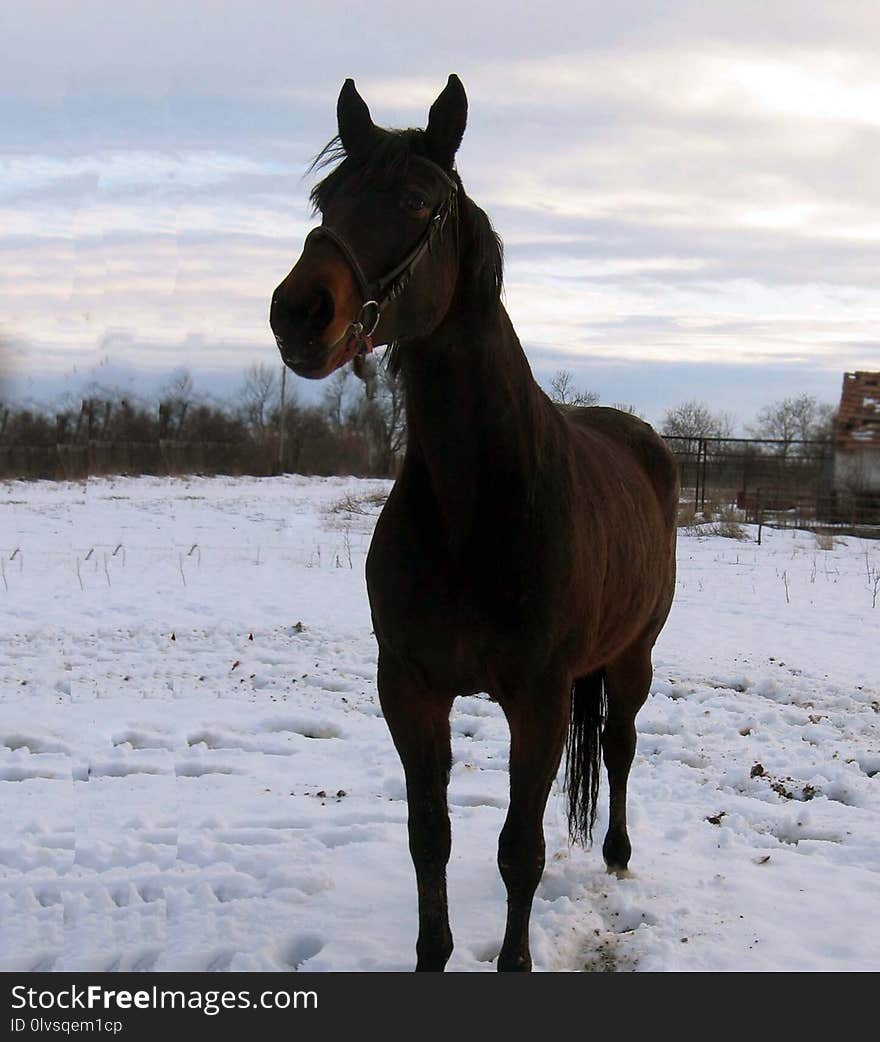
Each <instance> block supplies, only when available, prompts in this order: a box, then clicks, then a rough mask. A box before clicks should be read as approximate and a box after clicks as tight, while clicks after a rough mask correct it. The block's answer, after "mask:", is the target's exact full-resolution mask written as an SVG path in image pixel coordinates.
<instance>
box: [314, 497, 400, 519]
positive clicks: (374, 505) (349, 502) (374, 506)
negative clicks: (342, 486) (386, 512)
mask: <svg viewBox="0 0 880 1042" xmlns="http://www.w3.org/2000/svg"><path fill="white" fill-rule="evenodd" d="M387 499H388V493H387V492H384V491H382V490H377V491H375V492H367V493H366V494H365V495H362V496H356V495H354V494H353V493H351V492H349V493H348V494H347V495H345V496H343V497H342V499H338V500H337V501H336V502H335V503H331V504H330V506H328V507H327V513H328V514H361V515H363V516H364V517H374V516H375V515H376V514H377V513H378V512H379V511H380V510H381V509H382V507H383V506H384V505H385V501H386V500H387Z"/></svg>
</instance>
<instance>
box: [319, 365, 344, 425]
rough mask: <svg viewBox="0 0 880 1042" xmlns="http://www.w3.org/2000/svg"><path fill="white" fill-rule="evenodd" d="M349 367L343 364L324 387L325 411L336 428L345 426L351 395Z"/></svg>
mask: <svg viewBox="0 0 880 1042" xmlns="http://www.w3.org/2000/svg"><path fill="white" fill-rule="evenodd" d="M348 377H349V369H348V367H347V366H343V367H342V368H341V369H339V370H338V371H337V372H335V373H334V374H333V376H332V377H331V378H330V379H329V380H328V381H327V383H326V385H325V387H324V412H325V413H326V415H327V418H328V420H329V421H330V423H331V424H332V426H333V427H334V428H336V429H337V430H340V429H341V428H342V427H344V426H345V417H346V404H347V402H348V399H349V397H350V395H349V388H350V382H349V379H348Z"/></svg>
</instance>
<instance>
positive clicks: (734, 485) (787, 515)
mask: <svg viewBox="0 0 880 1042" xmlns="http://www.w3.org/2000/svg"><path fill="white" fill-rule="evenodd" d="M666 443H667V444H668V445H669V447H670V449H671V450H672V452H673V454H674V456H675V458H676V460H677V461H678V467H679V476H680V480H681V488H682V501H683V502H688V503H692V504H693V508H694V511H695V512H700V513H702V514H704V515H705V514H707V513H712V512H713V511H718V510H723V509H724V508H725V507H728V508H729V507H736V508H737V509H738V510H740V511H742V512H743V514H744V517H745V520H746V521H750V522H756V523H760V522H763V523H767V524H785V525H797V526H799V527H806V528H823V527H843V528H850V529H856V528H860V527H864V526H868V527H871V526H877V525H880V494H878V493H869V492H864V491H861V492H860V491H847V490H841V489H835V487H834V449H833V445H832V443H831V442H830V441H779V440H772V439H760V438H684V437H667V438H666Z"/></svg>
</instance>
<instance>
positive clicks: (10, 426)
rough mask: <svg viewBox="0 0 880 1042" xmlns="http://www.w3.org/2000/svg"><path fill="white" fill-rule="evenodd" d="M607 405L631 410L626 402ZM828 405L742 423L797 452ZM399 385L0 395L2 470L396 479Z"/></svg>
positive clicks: (185, 375) (712, 414)
mask: <svg viewBox="0 0 880 1042" xmlns="http://www.w3.org/2000/svg"><path fill="white" fill-rule="evenodd" d="M547 391H548V395H549V397H550V398H551V399H552V400H553V401H555V402H557V403H558V404H561V405H568V406H583V405H595V404H597V403H598V402H599V395H598V394H597V393H596V392H594V391H591V390H587V389H584V388H579V387H577V386H576V383H575V378H574V376H573V374H572V373H571V372H570V371H569V370H565V369H560V370H558V371H557V372H556V373H555V374H554V375H553V377H552V378H551V379H550V381H549V385H548V388H547ZM614 407H615V408H620V409H624V410H625V411H629V412H632V413H636V410H635V408H634V407H633V406H631V405H626V404H620V403H615V405H614ZM833 423H834V411H833V410H832V409H831V408H830V407H829V406H826V405H823V404H820V403H819V402H817V400H816V399H815V398H814V397H813V396H811V395H807V394H801V395H797V396H794V397H791V398H786V399H783V400H781V401H778V402H774V403H771V404H769V405H767V406H765V407H764V408H763V409H761V410H760V412H759V413H758V415H757V417H756V419H755V422H754V424H752V425H751V426H749V427H747V428H746V429H747V431H748V433H749V434H750V435H751V436H752V437H754V438H761V439H768V440H769V441H771V442H772V443H773V444H772V445H771V444H768V446H767V451H771V452H774V453H776V454H778V455H781V456H792V457H793V456H796V455H798V453H799V448H798V443H799V442H802V441H827V440H828V439H830V437H831V433H832V431H833ZM735 429H736V420H735V418H734V417H733V416H731V415H730V414H729V413H726V412H716V411H713V410H712V409H711V408H710V406H709V405H707V404H706V403H705V402H700V401H687V402H683V403H681V404H680V405H677V406H675V407H673V408H671V409H669V410H667V412H666V413H665V415H664V417H663V419H662V422H661V424H660V425H659V430H660V433H661V434H663V435H664V436H666V437H669V438H671V439H675V440H676V444H675V445H674V446H673V447H674V448H677V449H679V450H683V451H684V452H687V451H688V445H689V444H690V443H694V446H695V444H696V442H698V441H699V439H703V438H714V439H732V438H733V436H734V430H735ZM405 437H406V432H405V408H404V392H403V382H402V378H401V377H400V375H399V374H394V373H392V372H390V371H389V370H388V369H387V368H386V367H385V366H384V365H382V364H381V363H379V362H376V361H374V360H373V359H369V360H367V361H366V363H365V364H364V365H363V366H361V367H359V377H358V376H355V374H354V373H353V372H352V370H351V369H350V368H349V367H346V368H344V369H342V370H340V371H339V372H338V373H336V374H335V375H334V376H333V377H331V378H330V379H329V380H328V381H327V382H326V384H325V386H324V388H323V393H322V396H321V398H320V399H319V400H318V401H316V402H311V403H307V402H303V401H302V400H301V399H300V397H299V396H298V394H297V391H296V389H295V386H294V384H293V382H292V381H289V380H286V379H285V375H284V370H283V369H281V368H280V367H278V366H269V365H266V364H265V363H259V364H256V365H252V366H251V367H250V368H249V369H248V370H247V371H246V372H245V373H244V375H243V378H242V382H241V384H240V386H239V389H238V392H237V393H236V394H235V395H234V396H233V397H232V398H231V399H230V400H228V401H217V400H210V399H208V398H206V397H204V396H202V395H200V394H199V393H198V392H197V391H196V388H195V386H194V383H193V379H192V376H191V375H190V374H189V372H187V371H185V370H181V371H178V372H177V373H176V374H175V375H174V376H173V377H172V378H171V379H170V380H169V381H168V382H167V383H166V385H165V386H164V387H163V388H162V390H161V392H160V393H159V394H158V395H157V396H156V398H155V399H154V400H151V401H149V400H141V399H137V398H135V397H133V396H131V395H129V394H126V393H123V392H120V391H118V390H114V389H112V388H106V387H101V386H99V385H97V384H95V385H92V386H91V387H90V388H89V389H88V391H87V393H86V394H85V395H83V396H82V397H80V398H77V399H76V400H71V399H68V400H66V401H62V402H61V403H60V404H59V405H57V406H56V407H54V408H46V407H43V408H40V407H36V406H25V405H21V404H15V403H13V402H8V401H7V402H3V401H2V400H0V476H4V477H82V476H84V474H83V471H85V472H86V473H187V472H204V473H233V474H234V473H242V474H257V475H260V474H273V473H283V472H285V471H290V472H297V473H304V474H318V475H330V474H359V475H372V476H392V475H393V474H394V473H395V472H396V469H397V466H398V463H399V461H400V458H401V456H402V453H403V449H404V446H405Z"/></svg>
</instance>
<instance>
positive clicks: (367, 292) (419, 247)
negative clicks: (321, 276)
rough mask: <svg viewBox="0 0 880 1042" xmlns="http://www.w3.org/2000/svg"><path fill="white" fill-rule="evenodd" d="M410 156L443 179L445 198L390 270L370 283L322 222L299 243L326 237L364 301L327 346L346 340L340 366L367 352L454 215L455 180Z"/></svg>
mask: <svg viewBox="0 0 880 1042" xmlns="http://www.w3.org/2000/svg"><path fill="white" fill-rule="evenodd" d="M413 159H414V160H415V161H417V162H419V163H427V164H428V166H430V167H431V168H432V170H433V171H434V172H435V173H436V174H439V176H440V177H441V178H442V179H443V181H444V182H445V183H446V186H447V188H448V191H447V194H446V197H445V199H444V200H443V201H442V202H441V203H440V205H439V206H438V207H437V208H436V209H435V210H434V212H433V214H432V215H431V219H430V221H429V222H428V225H427V227H426V228H425V230H424V232H423V233H422V235H421V237H420V238H419V241H418V242H417V243H416V244H415V246H414V247H413V248H412V249H411V250H410V251H409V253H408V254H407V255H406V256H405V257H404V258H403V260H402V261H401V262H400V263H399V264H397V265H395V267H393V268H392V269H391V270H390V271H388V272H386V273H385V274H384V275H381V276H379V278H376V279H373V281H372V282H371V281H370V280H369V279H368V278H367V276H366V275H365V274H364V269H363V268H362V267H361V265H360V263H359V261H358V259H357V256H356V254H355V252H354V250H353V249H352V248H351V246H350V245H349V244H348V243H347V242H346V240H345V238H344V237H343V236H342V235H340V234H339V232H337V231H334V229H333V228H330V227H329V226H328V225H326V224H321V225H319V226H318V227H317V228H313V229H312V230H311V231H310V232H309V234H308V235H307V236H306V241H305V243H304V244H303V249H305V246H306V245H307V244H308V242H309V240H310V239H313V238H323V239H329V240H330V241H331V242H332V243H333V245H334V246H335V247H336V248H337V249H338V250H339V252H340V253H341V254H342V256H343V257H345V260H346V262H347V263H348V266H349V268H351V271H352V273H353V275H354V277H355V279H356V280H357V283H358V287H359V288H360V291H361V299H362V300H363V301H364V303H363V304H362V305H361V309H360V311H359V312H358V314H357V317H356V318H355V319H354V321H353V322H351V323H350V324H349V326H348V328H347V329H346V330H345V332H344V333H343V334H342V336H340V337H339V339H338V340H336V342H335V343H333V344H332V345H331V347H330V351H333V350H334V349H335V348H336V347H337V346H338V345H339V344H341V343H343V342H346V344H347V345H348V348H349V351H350V354H349V351H346V353H345V355H344V356H343V361H342V362H341V363H340V364H342V365H344V364H345V362H347V361H348V360H349V358H350V357H354V356H355V355H361V356H363V355H368V354H370V352H372V350H373V333H375V332H376V327H377V326H378V325H379V319H380V318H381V317H382V312H383V311H384V310H385V308H386V307H387V306H388V305H389V304H390V303H391V302H392V301H393V300H396V299H397V298H398V297H399V296H400V294H401V293H403V291H404V290H405V289H406V287H407V285H408V283H409V280H410V279H411V278H412V275H413V272H414V271H415V269H416V267H417V265H418V263H419V261H421V260H422V258H423V257H424V256H425V254H426V253H428V252H429V251H430V250H432V249H433V245H434V242H435V240H437V239H438V238H439V240H440V241H441V242H442V241H443V232H444V229H445V227H446V222H447V221H448V220H449V218H450V217H452V218H455V216H456V213H457V199H458V185H457V184H456V183H455V181H454V180H453V179H452V178H451V177H450V176H449V174H447V173H446V171H445V170H443V169H442V167H439V166H438V165H437V164H436V163H434V162H432V160H430V159H427V158H425V157H424V156H414V157H413ZM457 231H458V223H457V222H456V234H457ZM352 348H353V350H352Z"/></svg>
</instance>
